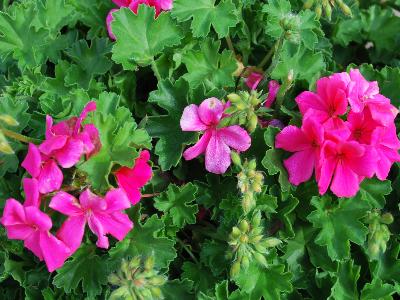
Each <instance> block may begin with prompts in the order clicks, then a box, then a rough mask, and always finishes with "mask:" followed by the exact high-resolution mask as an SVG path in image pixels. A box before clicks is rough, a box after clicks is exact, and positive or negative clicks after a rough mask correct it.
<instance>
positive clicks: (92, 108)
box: [74, 101, 96, 135]
mask: <svg viewBox="0 0 400 300" xmlns="http://www.w3.org/2000/svg"><path fill="white" fill-rule="evenodd" d="M95 110H96V102H95V101H90V102H88V103H87V104H86V105H85V107H84V108H83V110H82V112H81V115H80V116H79V118H78V120H77V121H76V124H75V128H74V135H76V134H78V132H79V131H80V129H81V125H82V122H83V121H84V120H85V119H86V117H87V115H88V114H89V113H90V112H92V111H95Z"/></svg>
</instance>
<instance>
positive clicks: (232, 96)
mask: <svg viewBox="0 0 400 300" xmlns="http://www.w3.org/2000/svg"><path fill="white" fill-rule="evenodd" d="M227 98H228V100H229V101H231V102H232V103H236V102H239V101H241V100H242V98H241V97H240V96H239V95H238V94H234V93H232V94H229V95H228V96H227Z"/></svg>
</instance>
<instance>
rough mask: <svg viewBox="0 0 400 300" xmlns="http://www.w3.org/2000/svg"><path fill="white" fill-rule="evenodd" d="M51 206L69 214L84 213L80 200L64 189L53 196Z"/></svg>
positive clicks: (77, 214)
mask: <svg viewBox="0 0 400 300" xmlns="http://www.w3.org/2000/svg"><path fill="white" fill-rule="evenodd" d="M49 207H50V208H51V209H54V210H56V211H58V212H60V213H62V214H64V215H67V216H79V215H82V214H83V210H82V207H81V206H80V204H79V202H78V200H77V199H76V198H75V197H74V196H72V195H70V194H68V193H66V192H64V191H60V192H58V193H57V194H56V195H54V196H53V198H51V201H50V204H49Z"/></svg>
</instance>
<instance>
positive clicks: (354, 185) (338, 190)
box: [331, 163, 360, 197]
mask: <svg viewBox="0 0 400 300" xmlns="http://www.w3.org/2000/svg"><path fill="white" fill-rule="evenodd" d="M359 188H360V181H359V177H358V175H357V174H356V173H354V172H353V170H351V169H350V168H349V167H348V166H347V165H346V164H343V163H338V164H337V167H336V170H335V176H334V177H333V180H332V184H331V191H332V192H333V193H334V194H335V195H336V196H338V197H353V196H355V195H356V194H357V192H358V190H359Z"/></svg>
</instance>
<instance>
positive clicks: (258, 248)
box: [254, 243, 268, 254]
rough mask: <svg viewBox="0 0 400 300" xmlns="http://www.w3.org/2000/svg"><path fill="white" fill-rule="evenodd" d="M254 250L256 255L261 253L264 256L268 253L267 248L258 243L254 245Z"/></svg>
mask: <svg viewBox="0 0 400 300" xmlns="http://www.w3.org/2000/svg"><path fill="white" fill-rule="evenodd" d="M254 249H256V251H257V252H258V253H262V254H266V253H267V252H268V250H267V248H265V247H264V246H263V245H262V243H258V244H255V245H254Z"/></svg>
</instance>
